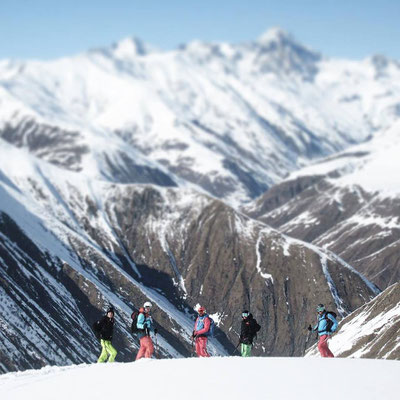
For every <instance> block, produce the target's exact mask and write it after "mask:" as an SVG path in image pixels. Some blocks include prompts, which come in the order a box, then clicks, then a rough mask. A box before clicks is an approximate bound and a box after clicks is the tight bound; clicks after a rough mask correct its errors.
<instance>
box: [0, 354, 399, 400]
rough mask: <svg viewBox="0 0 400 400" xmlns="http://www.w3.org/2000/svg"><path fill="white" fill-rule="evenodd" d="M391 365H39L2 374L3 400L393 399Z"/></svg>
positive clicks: (233, 361)
mask: <svg viewBox="0 0 400 400" xmlns="http://www.w3.org/2000/svg"><path fill="white" fill-rule="evenodd" d="M399 373H400V363H399V362H398V361H387V360H385V361H383V360H360V359H358V360H357V359H320V358H309V359H304V358H240V357H225V358H222V357H220V358H210V359H195V358H189V359H175V360H148V359H143V360H140V361H138V362H134V363H128V364H122V363H114V364H94V365H86V364H82V365H75V366H71V367H46V368H42V369H41V370H30V371H25V372H16V373H9V374H6V375H2V376H1V377H0V398H1V399H3V400H26V399H28V398H29V399H30V400H35V399H40V400H50V399H51V400H54V399H57V400H64V399H65V400H70V399H75V400H78V399H126V398H132V399H137V398H141V399H146V400H152V399H157V400H169V399H173V400H181V399H182V400H183V399H185V400H187V399H191V400H196V399H230V400H233V399H244V398H249V399H296V400H310V399H311V398H313V397H316V396H317V397H318V398H319V397H320V396H322V397H323V398H324V399H326V400H330V399H332V400H333V399H334V400H337V399H341V400H346V399H351V400H356V399H363V400H369V399H371V400H372V399H374V400H375V399H379V400H390V399H398V396H399V391H400V381H399V379H398V377H399Z"/></svg>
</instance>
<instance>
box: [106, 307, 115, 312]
mask: <svg viewBox="0 0 400 400" xmlns="http://www.w3.org/2000/svg"><path fill="white" fill-rule="evenodd" d="M109 312H111V313H113V314H114V307H113V306H110V307H108V308H107V311H106V314H108V313H109Z"/></svg>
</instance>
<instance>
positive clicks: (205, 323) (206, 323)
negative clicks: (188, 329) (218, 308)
mask: <svg viewBox="0 0 400 400" xmlns="http://www.w3.org/2000/svg"><path fill="white" fill-rule="evenodd" d="M210 325H211V321H210V318H209V317H208V314H204V315H202V316H200V315H199V316H198V317H197V319H196V322H195V323H194V334H195V335H196V336H206V334H207V332H208V331H209V330H210Z"/></svg>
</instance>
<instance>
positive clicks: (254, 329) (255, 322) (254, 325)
mask: <svg viewBox="0 0 400 400" xmlns="http://www.w3.org/2000/svg"><path fill="white" fill-rule="evenodd" d="M253 321H254V323H253V326H252V328H253V334H254V335H257V332H258V331H259V330H260V329H261V325H259V324H258V322H257V321H256V319H255V318H253Z"/></svg>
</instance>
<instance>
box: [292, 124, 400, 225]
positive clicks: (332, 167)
mask: <svg viewBox="0 0 400 400" xmlns="http://www.w3.org/2000/svg"><path fill="white" fill-rule="evenodd" d="M354 154H364V155H363V156H361V157H357V156H354ZM399 154H400V121H397V122H395V123H393V125H391V126H390V128H388V129H386V130H384V131H383V132H382V133H380V134H379V135H376V136H375V137H374V138H373V139H372V140H370V141H368V142H366V143H363V144H360V145H357V146H353V147H350V148H349V149H347V150H346V151H345V152H343V153H339V154H338V155H336V156H335V157H332V158H328V159H327V160H321V161H320V162H317V163H315V164H313V165H310V166H308V167H305V168H302V169H300V170H298V171H296V172H294V173H292V174H291V175H289V177H288V178H287V179H288V180H292V179H296V178H299V177H302V176H312V175H326V174H329V173H332V172H334V171H335V172H339V173H340V175H341V176H340V177H339V178H333V179H331V180H330V181H331V182H332V183H333V184H335V185H337V186H340V187H354V185H358V186H361V187H362V188H363V189H364V190H365V191H368V192H371V193H379V194H380V195H381V196H383V197H392V196H396V197H397V196H399V195H400V179H399V171H400V156H399ZM385 224H386V223H385Z"/></svg>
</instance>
